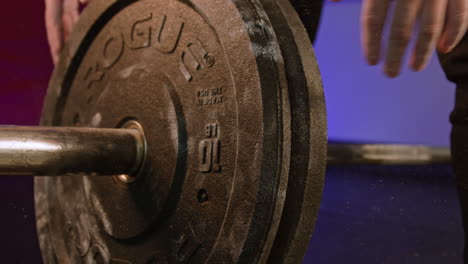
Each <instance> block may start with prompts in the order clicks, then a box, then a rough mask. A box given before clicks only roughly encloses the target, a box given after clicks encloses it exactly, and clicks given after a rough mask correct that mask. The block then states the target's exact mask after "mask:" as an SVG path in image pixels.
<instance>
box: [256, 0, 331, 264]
mask: <svg viewBox="0 0 468 264" xmlns="http://www.w3.org/2000/svg"><path fill="white" fill-rule="evenodd" d="M261 2H262V5H263V7H264V8H265V10H266V12H267V14H268V16H269V18H270V21H271V23H272V25H273V28H274V30H275V33H276V35H277V38H278V41H279V43H280V46H281V52H282V54H283V58H284V62H285V68H286V75H287V80H288V85H289V99H290V105H291V128H292V131H291V132H292V134H291V163H290V176H289V179H288V188H287V192H286V202H285V205H284V210H283V215H282V218H281V224H280V227H279V229H278V234H277V237H276V240H275V243H274V245H273V249H272V251H271V256H270V258H269V263H300V262H301V261H302V259H303V257H304V254H305V251H306V249H307V246H308V244H309V241H310V237H311V235H312V232H313V230H314V227H315V222H316V219H317V215H318V210H319V207H320V200H321V196H322V189H323V184H324V177H325V167H326V157H327V123H326V122H327V121H326V111H325V98H324V94H323V87H322V81H321V78H320V72H319V69H318V66H317V62H316V59H315V55H314V51H313V48H312V44H311V42H310V40H309V36H308V34H307V32H306V30H305V28H304V25H303V24H302V22H301V20H300V18H299V17H298V15H297V13H296V11H295V10H294V8H293V7H292V6H291V4H290V2H289V1H288V0H261Z"/></svg>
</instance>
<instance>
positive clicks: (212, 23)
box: [35, 0, 291, 263]
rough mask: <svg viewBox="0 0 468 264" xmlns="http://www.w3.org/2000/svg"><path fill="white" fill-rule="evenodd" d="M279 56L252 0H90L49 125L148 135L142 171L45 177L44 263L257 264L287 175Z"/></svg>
mask: <svg viewBox="0 0 468 264" xmlns="http://www.w3.org/2000/svg"><path fill="white" fill-rule="evenodd" d="M287 89H288V88H287V83H286V80H285V75H284V68H283V58H282V55H281V52H280V48H279V45H278V43H277V40H276V37H275V34H274V31H273V29H272V28H271V26H270V23H269V21H268V18H267V16H266V14H265V12H264V10H263V9H262V6H261V5H260V4H259V3H258V2H257V1H256V0H238V1H230V0H212V1H206V0H193V1H176V0H141V1H136V0H118V1H117V0H114V1H93V2H92V4H91V5H90V6H89V7H88V8H86V10H85V11H84V13H83V14H82V17H81V19H80V21H79V23H78V24H77V26H76V28H75V32H74V33H73V34H72V35H71V37H70V39H69V41H68V44H67V46H66V47H65V49H64V51H63V54H62V56H61V60H60V62H59V65H58V66H57V68H56V70H55V72H54V75H53V78H52V81H51V83H50V87H49V90H48V93H47V97H46V101H45V106H44V110H43V115H42V125H49V126H50V125H53V126H73V125H77V126H92V127H119V126H121V125H122V124H123V123H124V122H125V121H128V120H136V121H138V122H139V123H140V124H141V125H142V127H143V129H144V132H145V135H146V139H147V143H148V157H147V162H146V164H145V166H144V168H143V171H142V173H141V175H140V176H139V179H137V180H136V181H135V182H133V183H131V184H122V183H120V182H118V181H117V180H116V179H115V177H111V176H109V177H92V176H73V177H72V176H70V177H57V178H39V177H37V178H36V179H35V184H36V187H35V198H36V214H37V225H38V233H39V240H40V245H41V250H42V252H43V257H44V261H45V262H46V263H187V262H193V263H237V262H240V263H256V262H264V261H265V260H266V259H267V258H268V256H269V253H270V248H271V246H272V244H273V241H274V240H275V235H276V230H277V226H278V225H279V221H280V218H281V210H282V207H283V203H284V195H285V189H286V184H287V178H288V174H289V171H288V168H289V164H288V163H289V160H290V157H289V154H290V152H289V149H290V142H289V138H290V117H291V116H290V113H289V102H288V97H287Z"/></svg>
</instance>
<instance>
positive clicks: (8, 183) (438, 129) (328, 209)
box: [0, 0, 462, 264]
mask: <svg viewBox="0 0 468 264" xmlns="http://www.w3.org/2000/svg"><path fill="white" fill-rule="evenodd" d="M345 2H346V1H345ZM345 2H343V3H340V4H331V3H328V4H327V5H326V10H325V13H324V23H323V25H322V29H321V32H320V34H319V39H318V43H317V57H318V59H319V63H320V65H321V68H322V72H323V76H324V84H325V87H326V89H327V97H328V98H327V99H328V100H327V101H328V102H329V104H328V109H329V117H330V135H331V137H332V138H336V139H347V140H360V141H362V140H363V139H365V140H372V141H376V140H380V141H382V140H385V141H388V142H406V143H426V144H432V145H444V144H446V143H447V141H448V140H447V138H448V136H447V135H448V124H447V122H446V121H441V120H442V119H444V118H446V116H447V114H448V109H449V107H450V106H449V102H450V100H451V93H452V91H451V90H447V92H446V93H443V91H441V87H440V86H445V88H446V86H450V85H449V84H448V83H446V82H445V81H444V80H443V76H442V75H441V73H440V69H439V68H438V65H437V63H436V62H433V63H432V64H431V65H430V67H429V69H428V71H429V72H426V73H422V74H426V75H422V76H423V77H414V76H415V75H406V77H402V78H401V79H399V80H397V81H396V82H394V83H393V84H392V85H394V86H395V83H397V84H399V85H396V86H395V87H396V88H395V90H396V91H400V90H399V89H405V87H403V88H402V87H401V85H407V86H414V83H421V82H423V83H424V86H425V87H424V88H425V89H428V92H427V93H428V94H431V91H432V97H429V96H428V95H426V96H425V97H424V96H421V95H418V96H415V95H414V94H411V93H409V94H404V95H398V94H393V95H391V96H389V95H388V94H385V93H395V90H391V91H383V92H379V96H382V98H383V97H386V98H387V100H386V101H385V100H384V101H382V102H379V101H378V100H377V101H376V100H374V99H373V100H369V98H367V96H370V95H369V94H371V93H375V94H372V96H377V93H376V92H375V91H373V90H370V89H375V87H374V86H376V85H379V84H382V85H383V84H385V85H390V84H389V82H388V81H387V80H385V79H384V78H383V77H382V76H381V75H377V73H374V74H375V75H372V76H371V75H370V74H369V73H368V72H365V70H362V69H364V68H362V67H364V66H363V65H361V64H362V63H361V60H360V58H359V61H358V58H356V57H358V56H360V55H356V51H355V50H352V48H353V47H354V46H356V43H357V42H355V40H356V39H357V38H358V36H357V35H356V32H357V29H354V31H350V32H348V31H343V32H339V33H338V34H342V35H343V34H344V35H346V34H348V35H347V36H344V37H349V38H350V39H351V41H349V45H348V46H347V48H349V49H350V50H347V49H344V48H342V49H339V50H338V49H335V47H334V46H333V45H338V44H339V43H338V44H337V43H336V41H333V38H336V36H337V34H336V33H330V32H331V29H333V30H336V31H339V30H340V29H339V28H338V26H339V25H343V23H344V24H347V23H348V22H347V21H348V20H351V21H352V22H353V23H355V22H356V19H357V16H356V10H357V9H358V6H359V4H360V3H359V1H349V3H345ZM43 13H44V6H43V1H41V0H36V1H8V2H5V3H3V4H2V7H1V8H0V36H1V40H0V124H13V125H37V124H38V122H39V116H40V110H41V105H42V100H43V97H44V94H45V91H46V88H47V82H48V79H49V76H50V73H51V71H52V68H53V66H52V64H51V61H50V58H49V53H48V47H47V40H46V34H45V29H44V23H43ZM344 14H346V15H344ZM331 15H334V18H333V17H332V16H331ZM336 18H339V19H336ZM341 30H342V29H341ZM353 43H354V44H353ZM341 45H342V44H341ZM353 45H354V46H353ZM330 49H333V50H334V53H335V54H336V52H338V53H339V52H342V53H343V52H344V54H341V55H340V56H341V58H340V59H341V62H340V63H337V62H336V60H335V59H333V58H331V57H330V56H329V54H331V50H330ZM348 61H356V65H357V66H356V67H354V65H353V67H346V63H347V62H348ZM359 63H361V64H359ZM342 67H345V69H342ZM353 71H354V72H353ZM434 72H435V73H434ZM338 73H339V74H340V76H342V78H341V77H340V78H338V77H336V76H335V74H338ZM364 76H365V77H369V79H366V80H365V82H366V83H367V85H368V87H367V86H364V85H361V84H360V82H364V80H363V79H364V78H363V77H364ZM376 76H378V77H376ZM419 76H421V75H419ZM424 76H426V77H424ZM428 76H429V77H428ZM349 78H355V79H353V80H354V84H355V86H354V87H353V89H354V88H355V89H356V90H355V92H354V93H353V94H352V95H349V94H348V93H349V92H350V89H348V88H349V86H350V85H352V84H353V82H350V81H349ZM418 78H421V79H418ZM344 83H345V84H344ZM439 84H440V85H439ZM431 85H432V86H431ZM343 86H344V87H343ZM445 88H443V89H445ZM339 89H341V90H339ZM382 93H383V95H382ZM441 94H443V95H441ZM350 96H351V98H353V100H349V98H350ZM353 96H354V97H353ZM396 97H400V98H401V100H402V104H399V106H398V107H393V108H392V106H394V105H395V101H394V99H395V98H396ZM344 98H347V99H348V100H345V99H344ZM382 98H380V99H382ZM411 98H413V99H411ZM433 98H438V99H439V101H437V104H433V100H434V99H433ZM359 100H361V101H359ZM411 100H412V101H411ZM362 102H369V103H366V104H365V106H368V107H381V108H379V109H378V110H376V111H369V110H368V109H367V108H365V107H363V106H362V105H363V104H364V103H362ZM405 102H413V104H411V105H407V106H405V105H404V103H405ZM424 104H432V105H431V108H430V109H431V111H432V112H431V114H433V116H434V118H433V120H431V121H432V122H430V123H431V124H428V123H429V122H427V121H426V122H422V121H421V120H419V119H418V115H417V114H418V111H423V110H425V109H426V110H427V106H426V107H425V106H424ZM386 105H388V106H389V107H390V108H389V109H386V108H385V106H386ZM357 106H359V107H357ZM350 109H352V110H353V111H350ZM414 109H417V111H416V110H414ZM420 109H421V110H420ZM343 112H345V113H346V112H348V113H349V115H348V116H343V115H342V114H343ZM425 114H427V112H425ZM359 115H360V116H359ZM373 118H374V119H373ZM392 118H393V119H401V120H406V121H405V122H403V121H402V122H398V123H397V124H398V125H399V126H395V123H390V124H387V125H388V126H387V127H385V123H388V122H386V121H385V120H389V119H392ZM408 119H410V121H408ZM350 120H351V121H350ZM411 120H412V121H411ZM444 120H445V119H444ZM379 122H381V123H379ZM437 122H439V123H441V125H437V124H438V123H437ZM434 123H435V125H434ZM430 125H432V126H435V128H432V129H431V128H430V127H428V126H430ZM421 129H423V130H424V131H425V132H424V133H422V132H421ZM427 131H430V133H429V132H427ZM418 140H419V141H418ZM458 210H459V209H458V203H457V199H456V192H455V187H454V179H453V175H452V173H451V168H450V167H448V166H430V167H420V166H414V167H376V166H354V167H338V166H335V167H329V168H328V171H327V181H326V185H325V190H324V198H323V201H322V205H321V210H320V216H319V220H318V223H317V229H316V232H315V234H314V237H313V239H312V241H311V245H310V247H309V250H308V252H307V255H306V259H305V261H304V262H305V263H317V264H327V263H331V264H334V263H369V264H371V263H372V264H374V263H462V262H461V249H462V227H461V222H460V215H459V211H458ZM40 262H41V260H40V251H39V248H38V243H37V238H36V230H35V217H34V204H33V185H32V179H31V178H21V177H17V178H13V177H2V178H1V179H0V263H40Z"/></svg>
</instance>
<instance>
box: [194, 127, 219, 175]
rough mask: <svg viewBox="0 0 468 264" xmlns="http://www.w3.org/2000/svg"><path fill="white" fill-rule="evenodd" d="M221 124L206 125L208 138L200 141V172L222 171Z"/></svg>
mask: <svg viewBox="0 0 468 264" xmlns="http://www.w3.org/2000/svg"><path fill="white" fill-rule="evenodd" d="M219 132H220V131H219V126H218V124H217V123H212V124H208V125H206V130H205V136H206V139H204V140H202V141H200V145H199V147H198V154H199V159H200V164H199V170H200V172H205V173H208V172H220V171H221V164H220V161H221V140H220V139H219Z"/></svg>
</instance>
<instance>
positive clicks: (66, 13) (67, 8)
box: [62, 0, 79, 40]
mask: <svg viewBox="0 0 468 264" xmlns="http://www.w3.org/2000/svg"><path fill="white" fill-rule="evenodd" d="M62 1H63V38H64V40H67V38H68V36H69V35H70V33H71V32H72V30H73V26H74V25H75V23H76V22H77V21H78V17H79V2H78V1H77V0H62Z"/></svg>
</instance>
